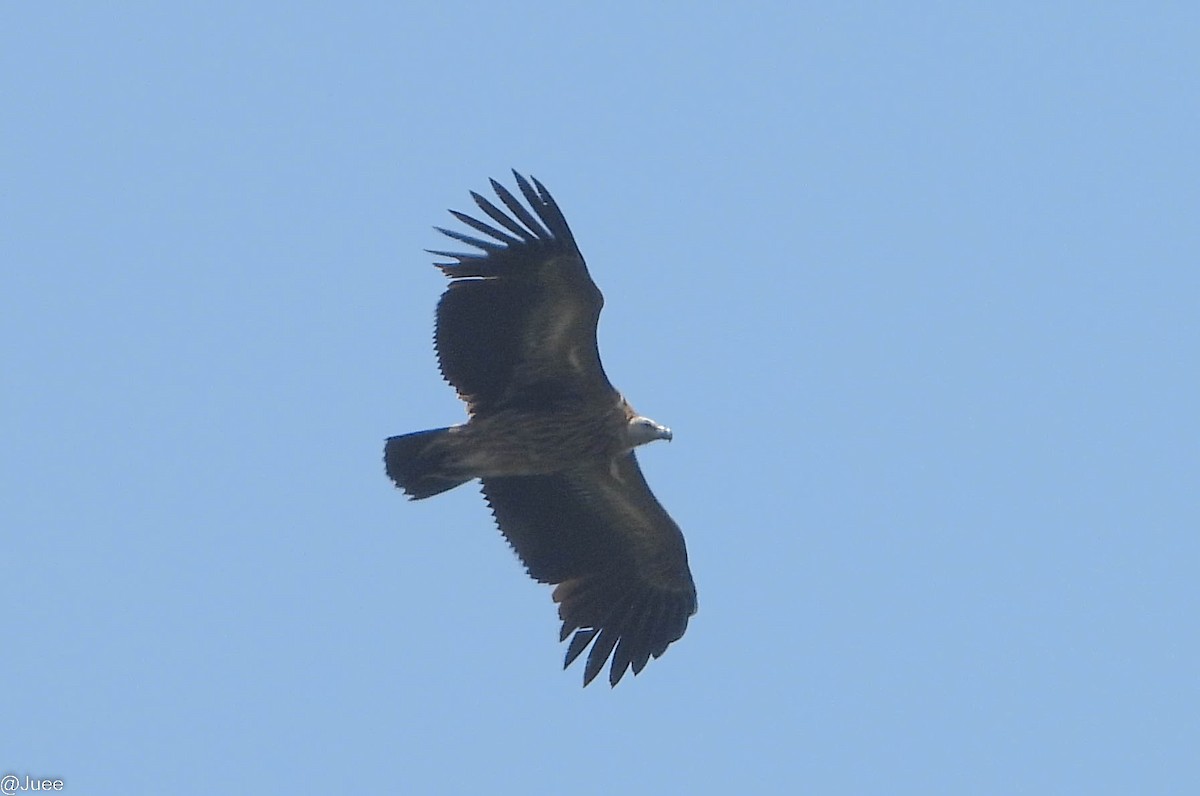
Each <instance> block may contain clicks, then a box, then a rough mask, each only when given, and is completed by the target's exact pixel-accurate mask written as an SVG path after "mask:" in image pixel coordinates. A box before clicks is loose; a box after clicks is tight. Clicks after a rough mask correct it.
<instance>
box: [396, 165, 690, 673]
mask: <svg viewBox="0 0 1200 796" xmlns="http://www.w3.org/2000/svg"><path fill="white" fill-rule="evenodd" d="M513 176H514V178H515V179H516V183H517V186H518V188H519V189H520V192H521V194H522V196H524V198H525V201H526V202H527V203H528V207H526V206H525V205H524V204H522V203H521V201H520V200H519V199H518V198H517V197H516V196H514V194H513V193H511V192H510V191H509V190H508V189H506V188H505V187H504V186H503V185H501V184H500V183H498V182H496V181H495V180H492V181H491V184H492V188H493V189H494V190H495V192H496V196H497V197H499V200H500V203H501V204H502V205H503V207H500V206H498V205H496V204H494V203H493V202H491V201H489V200H488V199H486V198H484V197H483V196H480V195H479V194H478V193H475V192H474V191H472V192H471V197H472V198H473V199H474V200H475V204H476V205H477V206H478V207H479V209H480V210H481V211H482V212H483V215H485V216H487V218H488V219H489V220H488V221H481V220H479V219H478V218H474V217H472V216H469V215H466V214H464V213H459V212H457V211H454V210H451V211H450V213H451V215H453V216H454V217H455V218H456V219H458V221H460V222H461V223H462V224H464V225H466V226H467V227H469V228H470V229H471V230H472V231H474V232H475V233H478V234H479V235H481V236H482V237H475V236H473V235H468V234H464V233H463V232H458V231H455V230H450V229H443V228H441V227H435V229H437V230H438V232H440V233H442V234H443V235H446V236H447V237H449V238H452V239H453V240H455V241H458V242H459V243H462V244H465V245H466V246H470V247H472V248H474V249H477V250H478V251H477V252H472V253H465V254H464V253H455V252H447V251H436V250H430V254H434V255H437V256H438V257H443V258H448V259H449V260H451V261H452V262H439V263H435V265H436V266H437V267H438V268H440V269H441V270H442V273H444V274H445V275H446V276H447V277H448V278H449V280H450V283H449V285H448V286H447V288H446V291H445V293H443V294H442V297H441V300H440V301H439V302H438V306H437V322H436V328H435V332H434V344H435V347H436V349H437V358H438V364H439V367H440V369H441V373H442V376H443V377H444V378H445V380H446V381H447V382H449V383H450V385H451V386H452V387H454V389H455V390H456V391H457V393H458V396H459V397H460V398H461V399H462V400H463V401H464V402H465V403H466V409H467V422H465V423H462V424H460V425H455V426H450V427H448V428H437V429H431V430H428V431H417V432H415V433H412V434H402V435H400V436H395V437H390V438H388V440H387V442H386V444H385V447H384V464H385V467H386V470H387V475H388V477H389V478H391V480H392V481H393V482H395V484H396V486H397V487H399V488H400V489H402V490H403V491H404V492H405V493H406V494H407V495H408V496H409V498H410V499H412V500H420V499H422V498H427V497H432V496H433V495H437V494H440V493H442V492H445V491H446V490H448V489H453V488H454V487H456V486H459V485H460V484H463V483H466V482H467V481H470V480H472V479H476V478H478V479H479V480H480V482H481V483H482V488H483V495H484V497H485V498H486V500H487V503H488V506H489V507H490V508H491V510H492V514H493V515H494V516H495V520H496V524H497V525H498V526H499V528H500V531H501V532H502V533H503V534H504V536H505V538H506V539H507V540H508V542H509V544H510V545H511V546H512V548H513V549H514V550H515V551H516V553H517V555H518V556H519V557H520V559H521V561H522V563H523V564H524V565H525V568H526V569H527V570H528V573H529V575H530V576H531V577H533V578H534V579H536V580H537V581H539V582H541V583H546V584H553V585H554V587H555V588H554V592H553V599H554V601H555V602H556V603H557V604H558V615H559V618H560V619H561V620H562V630H561V633H560V636H559V641H560V642H561V641H566V640H567V638H568V637H569V638H570V639H571V641H570V644H569V645H568V646H567V651H566V657H565V660H564V662H563V668H564V669H565V668H566V667H568V666H570V665H571V663H572V662H573V661H574V660H575V659H576V658H578V657H579V656H580V655H581V654H582V653H583V652H584V651H585V650H587V649H588V648H589V646H590V648H591V649H590V651H589V652H588V656H587V662H586V664H585V665H584V670H583V684H584V686H586V685H587V684H588V683H590V682H591V681H592V680H593V679H594V678H595V677H596V675H597V674H598V673H599V672H600V671H601V670H602V669H603V668H604V665H605V663H606V662H607V661H609V660H610V659H611V661H612V665H611V666H610V667H609V676H608V679H609V683H610V684H611V685H613V686H615V685H616V684H617V683H618V682H619V681H620V680H621V678H622V677H623V676H624V675H625V672H626V671H628V670H630V669H632V670H633V673H634V674H635V675H636V674H638V673H639V672H641V671H642V669H643V668H644V667H645V665H646V663H647V661H649V660H650V658H651V657H652V656H653V657H655V658H657V657H659V656H661V655H662V654H663V652H665V651H666V649H667V647H668V646H669V645H670V644H671V643H672V642H673V641H677V640H678V639H679V638H680V637H682V636H683V633H684V631H685V630H686V629H687V625H688V618H689V617H691V616H692V615H693V614H694V613H695V612H696V587H695V584H694V583H693V582H692V574H691V570H690V569H689V568H688V560H687V550H686V548H685V546H684V541H683V534H682V533H681V532H680V530H679V526H678V525H676V524H675V521H674V520H672V519H671V517H670V515H668V514H667V512H666V510H664V509H663V507H662V505H661V504H660V503H659V502H658V500H657V499H656V498H655V497H654V494H653V493H652V492H651V491H650V487H649V486H647V485H646V479H645V478H644V477H643V476H642V470H641V468H640V467H638V462H637V457H636V456H635V455H634V452H633V450H634V448H636V447H637V446H639V445H644V444H645V443H647V442H653V441H654V440H659V439H665V440H670V439H671V430H670V429H669V428H667V427H666V426H663V425H660V424H659V423H656V422H654V421H653V420H651V419H650V418H648V417H643V416H642V415H639V414H638V413H637V412H636V411H634V409H633V407H632V406H630V405H629V402H628V401H626V400H625V399H624V398H623V397H622V396H621V394H620V393H619V392H617V390H616V389H615V388H614V387H613V385H612V384H611V383H610V382H609V380H608V377H607V376H606V375H605V373H604V367H603V365H601V363H600V352H599V350H598V348H597V345H596V324H597V322H598V321H599V318H600V308H601V307H602V306H603V305H604V298H603V296H602V295H601V294H600V290H599V289H598V288H597V287H596V284H595V283H594V282H593V281H592V279H591V276H590V275H589V274H588V269H587V266H586V265H585V263H584V261H583V256H582V255H581V254H580V253H579V248H578V247H577V246H576V244H575V238H574V237H573V236H572V234H571V230H570V229H569V228H568V227H567V221H566V219H565V218H564V217H563V214H562V211H561V210H559V208H558V205H557V204H556V203H555V201H554V199H553V198H552V197H551V196H550V193H549V192H548V191H547V190H546V189H545V187H543V186H542V184H541V183H540V182H538V181H537V180H536V179H532V178H530V179H526V178H525V177H523V176H522V175H520V174H518V173H517V172H515V171H514V172H513ZM531 211H532V212H531Z"/></svg>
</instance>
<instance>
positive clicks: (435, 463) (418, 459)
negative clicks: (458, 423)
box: [383, 428, 471, 500]
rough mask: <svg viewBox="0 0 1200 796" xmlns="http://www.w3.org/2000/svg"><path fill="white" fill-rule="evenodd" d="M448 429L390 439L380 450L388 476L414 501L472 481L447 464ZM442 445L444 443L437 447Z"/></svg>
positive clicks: (435, 429) (469, 477)
mask: <svg viewBox="0 0 1200 796" xmlns="http://www.w3.org/2000/svg"><path fill="white" fill-rule="evenodd" d="M449 434H450V429H448V428H434V429H430V430H429V431H417V432H416V433H413V434H402V435H400V436H399V437H389V438H388V441H387V444H385V445H384V447H383V461H384V465H385V466H386V468H387V474H388V477H389V478H391V479H392V480H393V481H395V482H396V486H398V487H400V488H401V489H403V490H404V491H405V493H406V494H408V496H409V497H411V498H412V499H413V500H420V499H421V498H427V497H432V496H433V495H437V494H440V493H442V492H445V491H446V490H447V489H453V488H454V487H456V486H458V485H459V484H465V483H466V482H467V481H470V480H471V476H467V477H466V478H464V477H462V476H461V475H460V474H456V472H455V470H454V468H453V467H452V465H451V462H450V452H451V451H452V450H453V449H452V447H451V446H450V445H446V444H444V441H446V440H448V437H449ZM438 443H443V444H438Z"/></svg>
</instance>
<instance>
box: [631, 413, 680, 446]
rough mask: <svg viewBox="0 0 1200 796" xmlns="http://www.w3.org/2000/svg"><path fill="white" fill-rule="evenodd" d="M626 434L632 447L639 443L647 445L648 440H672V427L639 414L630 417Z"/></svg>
mask: <svg viewBox="0 0 1200 796" xmlns="http://www.w3.org/2000/svg"><path fill="white" fill-rule="evenodd" d="M625 436H626V441H627V442H628V443H629V447H630V448H631V449H632V448H636V447H637V446H638V445H645V444H646V443H647V442H654V440H656V439H665V440H667V441H668V442H670V441H671V429H669V428H667V427H666V426H664V425H661V424H659V423H655V422H654V421H653V420H651V419H650V418H648V417H641V416H639V417H634V418H630V420H629V425H628V426H626V427H625Z"/></svg>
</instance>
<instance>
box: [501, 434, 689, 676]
mask: <svg viewBox="0 0 1200 796" xmlns="http://www.w3.org/2000/svg"><path fill="white" fill-rule="evenodd" d="M483 492H484V495H485V496H486V497H487V500H488V504H489V505H490V506H491V507H492V513H493V514H495V516H496V522H497V524H498V525H499V526H500V530H502V531H503V532H504V535H505V537H507V538H508V541H509V543H510V544H512V546H513V548H514V549H515V550H516V551H517V554H518V555H519V556H520V557H521V560H522V561H523V562H524V563H525V566H526V568H527V569H528V570H529V574H530V575H531V576H532V577H534V578H536V579H537V580H539V581H541V582H543V583H555V584H558V586H557V588H555V590H554V600H555V602H557V603H558V604H559V607H558V614H559V618H560V619H562V622H563V624H562V633H561V640H564V641H565V640H566V639H567V637H568V636H571V635H572V634H574V635H573V637H572V638H571V643H570V645H569V646H568V647H567V654H566V660H565V662H564V664H563V666H564V668H565V667H566V666H569V665H570V664H571V662H572V661H574V660H575V659H576V658H577V657H579V655H580V654H581V653H582V652H583V651H584V650H585V649H586V648H587V647H588V646H589V645H591V652H589V653H588V656H587V662H586V664H585V665H584V671H583V684H584V685H587V684H588V683H590V682H591V681H592V679H593V678H595V676H596V675H597V674H598V673H599V672H600V670H601V669H602V668H604V664H605V661H607V660H608V659H609V657H610V656H611V657H612V666H611V667H610V668H609V677H608V679H609V682H610V683H611V684H612V685H616V684H617V682H618V681H620V679H621V677H622V676H624V674H625V672H626V671H627V670H628V669H630V668H632V669H633V673H634V674H637V673H639V672H640V671H641V670H642V668H643V667H644V666H645V665H646V662H647V661H648V660H649V659H650V657H651V656H653V657H655V658H657V657H659V656H660V655H662V654H663V652H665V651H666V649H667V647H668V645H670V644H671V643H672V642H673V641H676V640H678V639H679V638H680V637H681V636H683V633H684V631H685V630H686V629H687V625H688V618H689V617H690V616H691V615H692V614H694V613H695V612H696V587H695V584H694V583H693V582H692V573H691V570H690V569H688V562H687V549H686V548H685V546H684V541H683V534H682V533H681V532H680V530H679V526H678V525H676V524H675V521H674V520H672V519H671V517H670V516H669V515H668V514H667V512H666V511H665V510H664V509H663V507H662V505H661V504H660V503H659V502H658V500H656V499H655V497H654V495H653V494H652V493H651V492H650V487H649V486H647V485H646V480H645V478H644V477H643V476H642V471H641V468H640V467H638V463H637V459H636V458H635V457H634V455H633V453H632V452H630V453H629V454H627V455H626V456H624V457H622V458H620V459H618V460H616V461H615V463H614V465H613V467H612V468H611V469H609V468H608V467H606V466H604V467H601V466H593V467H588V468H583V469H578V470H572V471H568V472H564V473H559V474H556V475H545V476H525V477H512V478H485V479H483Z"/></svg>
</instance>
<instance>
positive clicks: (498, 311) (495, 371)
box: [431, 171, 613, 414]
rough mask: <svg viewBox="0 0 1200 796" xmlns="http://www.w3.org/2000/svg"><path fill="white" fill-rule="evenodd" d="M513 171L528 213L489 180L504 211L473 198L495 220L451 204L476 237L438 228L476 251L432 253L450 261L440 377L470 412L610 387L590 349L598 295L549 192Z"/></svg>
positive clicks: (441, 318) (441, 319) (440, 332)
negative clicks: (458, 210)
mask: <svg viewBox="0 0 1200 796" xmlns="http://www.w3.org/2000/svg"><path fill="white" fill-rule="evenodd" d="M513 176H514V177H515V178H516V181H517V185H518V186H519V187H520V189H521V193H522V195H524V197H525V200H526V201H527V202H528V203H529V206H530V208H532V210H533V213H530V211H529V209H527V208H526V207H525V206H524V205H522V204H521V202H520V201H519V200H518V199H517V198H516V197H515V196H513V195H512V194H511V193H510V192H509V191H508V190H507V189H506V188H505V187H504V186H503V185H501V184H500V183H498V182H496V181H495V180H492V188H493V189H494V190H495V191H496V195H497V196H498V197H499V198H500V201H501V203H502V204H503V205H504V208H506V209H507V211H508V212H505V209H502V208H500V207H497V206H496V205H494V204H492V203H491V202H490V201H488V200H487V199H485V198H483V197H482V196H480V195H479V194H477V193H475V192H473V191H472V192H471V197H472V198H473V199H474V200H475V204H477V205H478V206H479V209H480V210H482V211H483V212H484V214H485V215H486V216H487V217H488V218H489V219H490V220H491V222H493V223H494V224H495V226H493V224H492V223H486V222H484V221H480V220H478V219H476V218H472V217H471V216H468V215H466V214H464V213H459V212H456V211H453V210H452V211H451V213H452V214H453V215H454V217H455V218H457V219H458V220H459V221H461V222H462V223H463V224H465V225H467V226H468V227H470V228H471V229H473V230H474V231H476V232H478V233H480V234H482V235H483V236H485V237H484V238H477V237H473V236H470V235H465V234H463V233H461V232H456V231H454V230H449V229H442V228H441V227H438V228H437V229H438V231H439V232H441V233H443V234H444V235H447V236H449V237H451V238H453V239H454V240H457V241H459V242H461V243H465V244H467V245H469V246H473V247H475V248H476V249H479V250H480V251H481V252H482V254H459V253H454V252H445V251H433V252H431V253H432V254H437V255H441V256H444V257H450V258H453V259H454V260H455V262H453V263H438V264H437V265H438V267H439V268H441V269H442V271H443V273H445V274H446V276H448V277H450V280H451V281H450V286H449V287H448V288H447V289H446V292H445V293H444V294H443V295H442V298H441V301H440V302H439V303H438V310H437V331H436V334H435V342H436V345H437V354H438V363H439V365H440V367H441V370H442V375H443V376H445V378H446V380H447V381H449V382H450V384H452V385H453V386H454V387H455V389H457V390H458V393H459V395H460V396H461V397H462V398H463V400H465V401H466V402H467V404H468V407H469V411H470V412H471V413H472V414H475V413H477V412H479V411H481V410H488V409H493V408H498V407H504V406H522V405H524V406H528V405H539V406H540V405H545V404H546V403H553V402H554V401H556V400H558V399H563V398H577V397H579V396H590V395H593V394H595V393H596V392H597V391H610V392H613V387H612V385H611V384H610V383H609V381H608V378H607V377H606V376H605V375H604V368H603V367H602V366H601V364H600V352H599V350H598V349H597V347H596V323H597V321H598V320H599V318H600V309H601V307H603V306H604V297H603V296H602V295H601V294H600V290H599V288H597V287H596V285H595V283H594V282H592V279H591V277H590V276H589V275H588V271H587V266H586V265H585V264H584V261H583V257H582V255H580V253H579V248H578V247H577V246H576V245H575V238H574V237H573V236H572V235H571V230H570V228H568V227H567V221H566V219H565V218H564V217H563V214H562V211H560V210H559V209H558V205H557V204H555V202H554V199H553V198H552V197H551V196H550V193H549V192H548V191H547V190H546V189H545V188H544V187H543V186H542V184H541V183H540V182H538V181H537V180H536V179H535V180H533V184H532V185H531V184H530V182H529V181H528V180H526V179H525V178H524V177H522V176H521V175H520V174H517V173H516V172H515V171H514V172H513Z"/></svg>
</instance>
